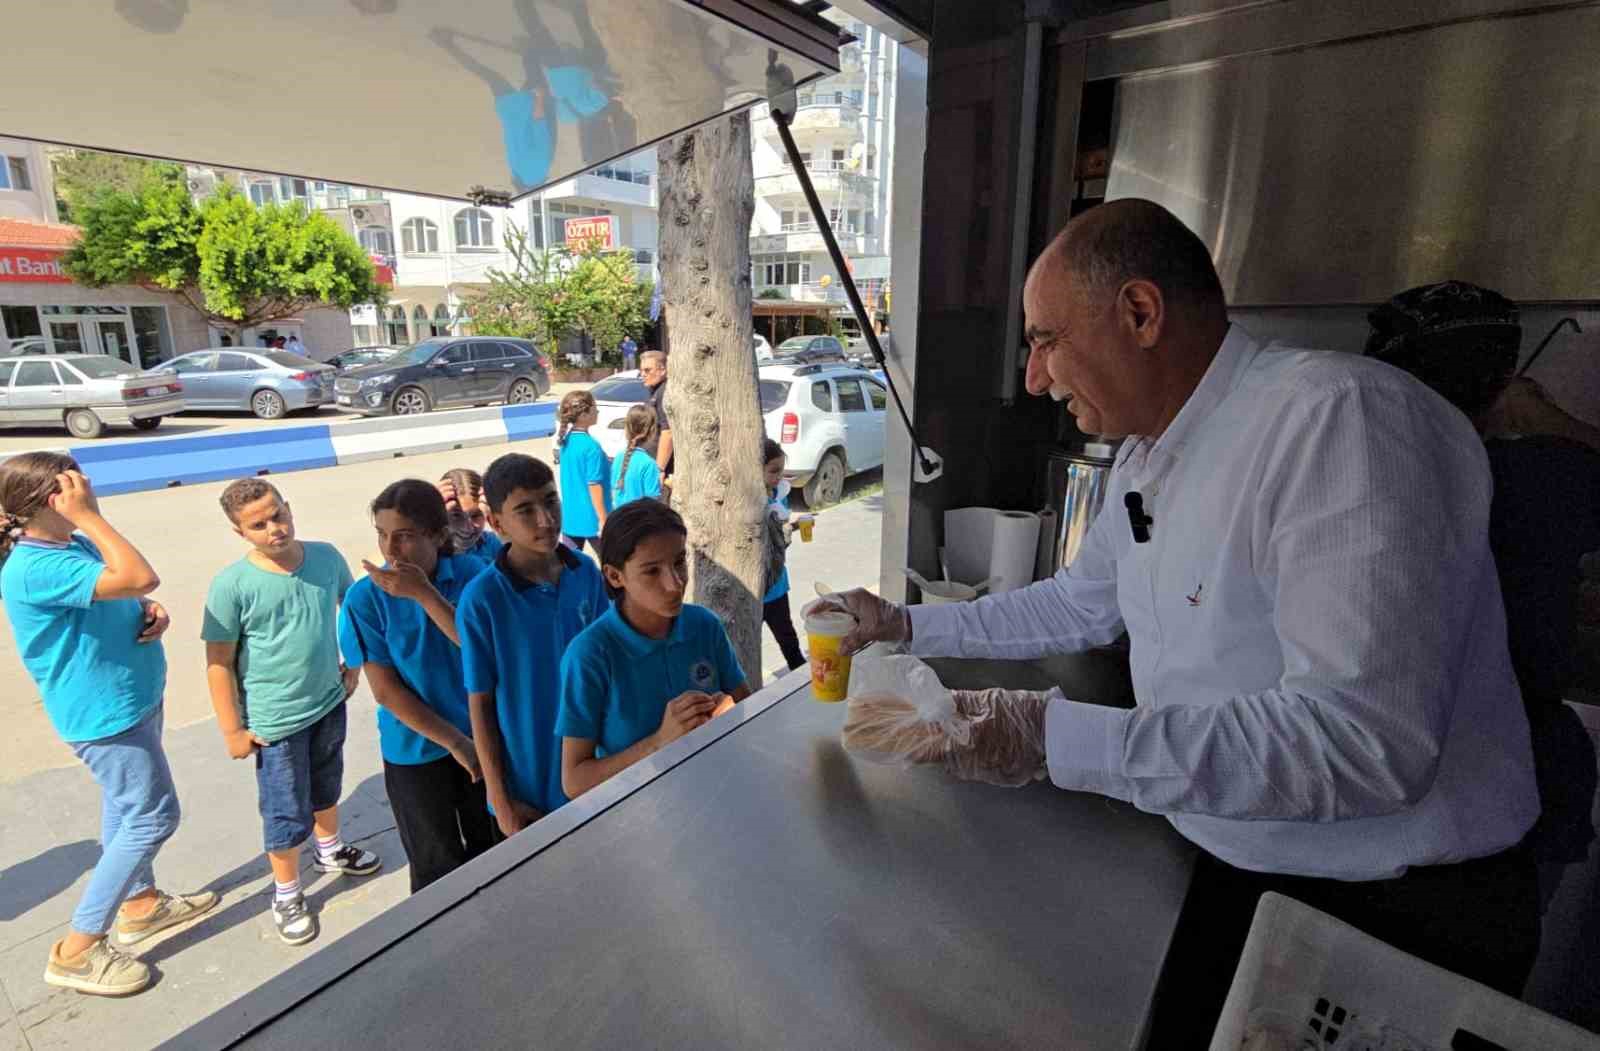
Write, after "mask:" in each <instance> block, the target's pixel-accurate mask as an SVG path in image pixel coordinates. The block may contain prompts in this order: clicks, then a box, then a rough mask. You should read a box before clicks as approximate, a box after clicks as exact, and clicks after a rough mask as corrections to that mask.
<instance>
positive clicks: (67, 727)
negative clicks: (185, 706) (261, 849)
mask: <svg viewBox="0 0 1600 1051" xmlns="http://www.w3.org/2000/svg"><path fill="white" fill-rule="evenodd" d="M0 559H3V560H4V563H3V565H0V598H3V600H4V602H5V608H6V617H7V619H8V620H9V621H10V623H11V630H12V632H13V634H14V636H15V638H16V645H17V652H18V653H19V654H20V655H21V657H22V663H23V665H24V666H25V667H26V668H27V669H28V674H29V675H30V676H32V677H33V680H34V682H35V683H36V684H37V686H38V688H39V693H40V695H41V696H42V698H43V700H44V709H45V714H46V715H48V716H49V718H50V722H51V725H52V726H54V728H55V730H56V733H58V734H60V736H61V739H62V740H63V741H65V742H66V743H67V744H68V745H69V746H70V747H71V748H72V751H73V753H74V754H75V755H77V757H78V759H79V760H81V761H82V762H83V764H84V766H86V767H88V769H89V773H90V775H91V776H92V777H93V778H94V780H95V783H96V784H98V785H99V786H100V791H101V823H100V859H99V861H98V862H96V863H95V867H94V872H93V873H92V874H91V875H90V877H89V885H88V886H87V887H86V888H84V892H83V896H82V898H80V899H79V901H78V906H77V908H76V909H75V910H74V911H73V914H72V924H71V928H70V930H69V931H68V933H67V935H66V937H64V938H62V939H61V940H60V941H57V942H55V943H54V944H52V945H51V947H50V956H49V962H48V963H47V964H46V965H45V972H44V980H45V981H46V982H47V983H49V984H50V985H55V986H61V987H63V988H67V989H76V990H78V991H79V992H84V993H91V994H94V995H99V996H127V995H129V994H132V993H136V992H138V991H140V990H141V989H143V988H145V987H146V986H147V985H149V984H150V977H151V974H150V968H149V966H148V965H147V964H145V963H142V962H141V961H139V960H136V959H133V958H132V957H130V956H127V955H124V954H123V953H121V952H119V951H117V949H115V948H114V947H112V945H111V944H110V942H109V940H108V937H107V936H108V934H109V933H110V931H111V929H112V927H113V926H115V927H116V930H117V941H119V942H120V943H122V944H123V945H131V944H136V943H138V942H141V941H143V940H144V939H146V938H148V937H150V936H151V935H153V934H155V933H157V932H158V931H162V930H167V929H169V928H171V927H174V926H177V925H178V924H181V923H187V922H189V921H191V920H193V919H195V918H197V917H199V916H201V915H203V914H204V913H206V912H207V911H208V910H210V909H211V908H212V907H213V906H215V905H216V903H217V895H216V894H215V893H213V892H211V891H205V892H202V893H199V894H183V895H174V894H168V893H166V892H165V891H162V890H159V889H158V888H157V886H156V881H155V872H154V869H153V863H154V861H155V856H156V853H157V851H159V850H160V849H161V845H162V844H163V843H165V842H166V841H167V840H168V839H169V838H170V837H171V836H172V834H173V833H174V832H175V831H177V828H178V819H179V808H178V791H177V789H176V787H174V785H173V783H172V771H171V768H170V767H169V766H168V765H167V756H166V753H165V751H163V749H162V747H161V731H162V727H163V713H164V708H163V698H164V694H165V691H166V682H167V659H166V653H165V651H164V650H163V648H162V644H161V635H162V633H164V632H165V631H166V630H167V627H168V625H169V623H170V621H169V620H168V618H167V614H166V612H165V611H164V610H163V609H161V607H160V606H158V605H157V604H155V603H154V602H150V601H148V600H146V599H145V597H144V596H146V595H148V594H150V593H151V592H152V591H154V590H155V589H156V588H157V587H158V586H159V585H160V583H161V581H160V578H159V577H157V576H156V572H155V570H154V569H153V568H151V566H150V563H149V562H147V561H146V560H145V558H144V556H143V555H141V554H140V553H139V551H138V549H137V548H135V547H134V546H133V545H132V544H130V543H129V542H128V541H127V540H126V539H124V538H123V536H122V534H121V533H118V532H117V531H116V530H115V529H114V528H112V526H111V524H110V523H109V522H107V521H106V520H105V518H104V517H103V516H102V515H101V514H100V507H99V503H98V501H97V500H96V499H95V495H94V491H93V489H92V488H91V487H90V485H89V480H88V479H87V478H85V477H84V476H83V473H82V471H81V470H80V469H79V467H78V464H77V463H76V462H75V461H74V460H73V459H72V458H71V457H69V456H63V455H60V454H57V453H42V452H40V453H23V454H22V455H20V456H14V457H12V458H11V459H9V460H7V461H5V463H4V464H0Z"/></svg>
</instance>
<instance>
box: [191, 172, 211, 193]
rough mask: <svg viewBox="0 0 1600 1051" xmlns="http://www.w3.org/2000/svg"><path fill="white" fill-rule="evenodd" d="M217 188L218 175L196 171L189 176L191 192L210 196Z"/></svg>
mask: <svg viewBox="0 0 1600 1051" xmlns="http://www.w3.org/2000/svg"><path fill="white" fill-rule="evenodd" d="M216 189H217V177H216V176H215V175H212V174H211V173H209V172H196V173H194V174H192V175H190V176H189V192H190V193H192V194H197V195H199V196H202V197H203V196H209V195H210V194H212V193H215V192H216Z"/></svg>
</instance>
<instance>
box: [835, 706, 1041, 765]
mask: <svg viewBox="0 0 1600 1051" xmlns="http://www.w3.org/2000/svg"><path fill="white" fill-rule="evenodd" d="M949 696H950V699H951V701H953V702H954V707H955V711H954V712H953V713H952V714H949V715H946V716H944V717H943V718H930V715H931V714H932V712H931V711H930V706H928V705H925V704H924V705H919V704H917V703H915V702H913V701H911V700H908V699H907V698H905V697H903V696H900V695H899V694H896V693H891V692H887V691H882V690H877V691H873V692H868V693H863V694H861V695H860V696H858V697H852V698H851V699H850V704H849V708H848V710H847V711H846V713H845V721H844V729H843V731H842V732H841V734H840V736H841V739H842V742H843V744H844V749H845V751H847V752H849V753H850V754H851V755H854V756H856V757H858V758H861V759H866V760H869V761H871V762H876V763H887V764H891V765H911V764H913V763H939V764H940V765H942V766H943V767H944V768H945V771H946V772H947V773H949V774H950V775H951V776H953V777H957V778H960V779H961V780H963V781H979V782H982V783H984V784H990V785H1001V786H1004V787H1018V786H1021V785H1026V784H1029V783H1031V782H1033V781H1038V780H1042V779H1043V778H1044V777H1045V774H1046V767H1045V750H1044V713H1045V709H1046V708H1047V707H1048V706H1049V704H1050V701H1051V699H1052V698H1053V697H1054V696H1056V694H1055V691H1050V692H1048V693H1041V692H1038V691H1033V690H1001V689H992V690H951V691H950V692H949Z"/></svg>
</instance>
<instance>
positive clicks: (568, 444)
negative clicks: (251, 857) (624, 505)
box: [556, 390, 611, 551]
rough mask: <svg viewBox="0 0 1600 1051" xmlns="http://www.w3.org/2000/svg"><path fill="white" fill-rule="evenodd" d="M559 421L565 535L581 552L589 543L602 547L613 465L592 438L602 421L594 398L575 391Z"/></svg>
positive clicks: (559, 413)
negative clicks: (600, 544) (601, 540)
mask: <svg viewBox="0 0 1600 1051" xmlns="http://www.w3.org/2000/svg"><path fill="white" fill-rule="evenodd" d="M556 419H557V421H559V423H560V424H561V427H560V431H559V433H557V434H556V459H557V462H558V463H559V464H560V468H561V486H560V491H561V513H562V515H563V517H564V521H563V523H562V532H563V533H565V534H566V537H567V539H568V540H569V541H571V543H572V546H573V547H575V548H577V549H578V550H579V551H582V550H583V546H584V545H585V544H593V545H595V546H596V547H598V546H599V539H600V531H601V530H602V529H604V528H605V524H606V515H607V514H608V513H609V512H610V511H611V485H610V482H611V463H610V461H609V460H608V459H607V458H606V451H605V450H604V449H602V448H600V443H599V442H597V441H595V440H594V439H593V438H591V437H590V436H589V428H590V427H593V426H594V425H595V423H596V422H597V421H598V420H599V419H600V409H599V407H598V406H597V405H595V402H594V395H592V394H590V393H589V392H588V391H586V390H575V391H572V392H571V393H570V394H568V395H567V396H566V397H565V398H562V399H561V407H560V408H559V409H557V410H556Z"/></svg>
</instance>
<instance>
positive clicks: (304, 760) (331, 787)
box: [256, 701, 346, 853]
mask: <svg viewBox="0 0 1600 1051" xmlns="http://www.w3.org/2000/svg"><path fill="white" fill-rule="evenodd" d="M345 727H346V716H345V705H344V702H343V701H340V702H339V703H338V704H337V705H335V706H334V707H333V708H332V709H331V710H329V712H328V714H327V715H324V716H323V717H322V718H320V719H318V720H317V721H316V722H314V723H312V724H311V725H310V726H307V727H306V728H305V729H303V730H296V731H295V732H294V733H292V734H290V735H289V736H288V737H285V738H284V739H283V740H281V741H275V742H273V743H272V744H269V745H267V746H266V747H265V748H260V749H257V750H256V791H257V794H258V795H259V796H260V804H261V834H262V839H263V841H264V843H265V845H266V848H267V852H268V853H271V852H273V851H278V850H289V849H291V848H293V847H298V846H299V845H300V844H302V843H304V842H305V841H306V839H307V838H308V837H309V836H310V835H311V825H312V815H314V814H315V813H316V812H317V811H319V810H326V809H328V808H329V807H331V806H333V805H334V804H335V803H337V802H339V792H340V789H341V786H342V784H343V782H344V735H345Z"/></svg>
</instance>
